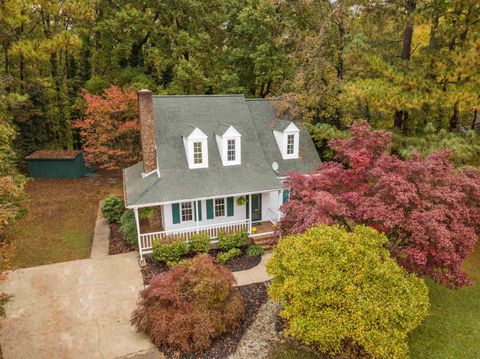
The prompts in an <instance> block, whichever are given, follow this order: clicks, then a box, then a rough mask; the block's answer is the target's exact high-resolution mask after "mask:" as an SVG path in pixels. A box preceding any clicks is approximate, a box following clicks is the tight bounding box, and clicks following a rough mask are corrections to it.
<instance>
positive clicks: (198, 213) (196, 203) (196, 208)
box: [193, 201, 200, 233]
mask: <svg viewBox="0 0 480 359" xmlns="http://www.w3.org/2000/svg"><path fill="white" fill-rule="evenodd" d="M199 202H200V201H194V202H193V203H195V212H196V216H195V217H196V218H195V220H196V222H197V233H198V227H200V221H199V220H198V217H200V208H199V206H198V203H199Z"/></svg>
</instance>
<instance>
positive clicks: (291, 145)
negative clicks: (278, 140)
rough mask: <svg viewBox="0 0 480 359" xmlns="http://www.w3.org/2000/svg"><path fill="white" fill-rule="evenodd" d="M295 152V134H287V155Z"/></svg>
mask: <svg viewBox="0 0 480 359" xmlns="http://www.w3.org/2000/svg"><path fill="white" fill-rule="evenodd" d="M294 153H295V135H294V134H289V135H287V155H293V154H294Z"/></svg>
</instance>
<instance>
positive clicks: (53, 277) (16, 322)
mask: <svg viewBox="0 0 480 359" xmlns="http://www.w3.org/2000/svg"><path fill="white" fill-rule="evenodd" d="M141 289H143V282H142V277H141V273H140V270H139V267H138V263H137V257H136V252H130V253H125V254H119V255H114V256H103V257H101V258H91V259H83V260H77V261H72V262H65V263H56V264H50V265H45V266H40V267H34V268H26V269H19V270H16V271H13V272H11V273H10V274H9V277H8V279H7V281H5V282H4V283H3V284H2V290H3V291H5V292H6V293H8V294H12V295H14V298H13V299H12V301H11V302H9V303H8V304H7V306H6V309H7V318H6V319H4V320H2V322H1V327H0V342H1V344H2V351H3V356H4V358H5V359H17V358H22V359H26V358H36V359H40V358H82V359H83V358H117V357H121V356H126V355H131V354H134V353H141V352H144V351H148V350H149V349H151V348H152V347H153V346H152V344H151V342H150V340H149V339H148V338H147V337H146V336H144V335H142V334H139V333H137V332H136V331H135V330H134V329H133V328H132V327H131V326H130V321H129V319H130V313H131V312H132V310H133V309H134V308H135V303H136V301H137V297H138V291H139V290H141Z"/></svg>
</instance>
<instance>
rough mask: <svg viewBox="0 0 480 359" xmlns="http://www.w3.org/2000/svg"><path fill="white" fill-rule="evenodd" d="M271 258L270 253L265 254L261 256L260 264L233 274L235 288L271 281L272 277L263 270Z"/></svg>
mask: <svg viewBox="0 0 480 359" xmlns="http://www.w3.org/2000/svg"><path fill="white" fill-rule="evenodd" d="M271 257H272V252H268V253H265V254H264V255H263V256H262V260H261V262H260V263H259V264H258V265H256V266H255V267H253V268H250V269H247V270H241V271H238V272H233V276H234V277H235V280H236V281H237V286H239V287H241V286H242V285H247V284H253V283H262V282H266V281H269V280H271V279H272V277H271V276H270V275H269V274H268V273H267V269H266V268H265V265H266V264H267V262H268V260H269V259H270V258H271Z"/></svg>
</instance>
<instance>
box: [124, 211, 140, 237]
mask: <svg viewBox="0 0 480 359" xmlns="http://www.w3.org/2000/svg"><path fill="white" fill-rule="evenodd" d="M120 232H122V234H123V238H124V239H125V240H126V241H127V243H129V244H131V245H137V241H138V238H137V224H136V223H135V215H134V213H133V211H131V210H129V209H127V210H126V211H124V212H123V214H122V217H120Z"/></svg>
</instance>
